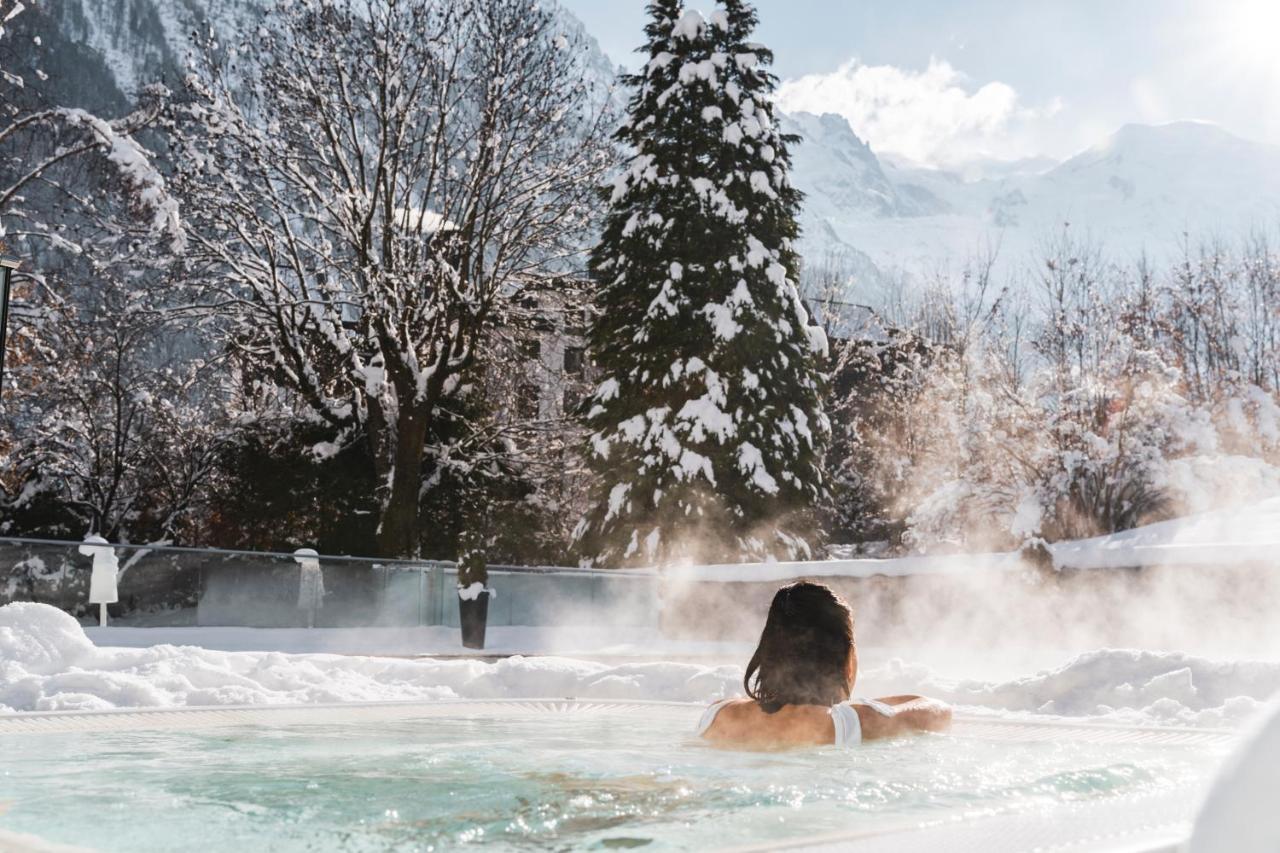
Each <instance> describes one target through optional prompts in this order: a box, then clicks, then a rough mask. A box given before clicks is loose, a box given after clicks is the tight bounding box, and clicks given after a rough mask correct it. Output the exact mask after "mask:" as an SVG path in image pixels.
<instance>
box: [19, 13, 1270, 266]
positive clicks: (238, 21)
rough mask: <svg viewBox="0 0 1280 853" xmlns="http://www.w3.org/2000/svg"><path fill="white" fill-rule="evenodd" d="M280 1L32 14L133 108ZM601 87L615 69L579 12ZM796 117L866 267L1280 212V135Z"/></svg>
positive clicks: (80, 98) (820, 228) (1128, 246)
mask: <svg viewBox="0 0 1280 853" xmlns="http://www.w3.org/2000/svg"><path fill="white" fill-rule="evenodd" d="M270 2H271V0H56V2H41V3H39V4H36V5H34V6H32V7H31V8H29V10H28V12H27V13H26V14H23V15H21V16H19V17H18V18H17V19H16V20H15V22H14V23H15V24H16V25H17V27H18V28H19V31H21V30H22V29H25V30H26V31H27V34H28V35H33V36H34V35H39V36H40V38H41V47H40V48H39V49H38V50H37V51H35V52H33V53H32V58H31V66H30V68H29V69H28V72H29V73H28V74H27V75H25V76H28V78H29V79H30V78H31V77H32V76H34V75H33V73H32V72H33V69H34V68H36V67H39V68H40V69H41V70H42V71H44V72H46V73H48V74H49V75H50V81H49V83H48V84H45V88H46V89H47V90H48V93H49V94H50V95H51V96H53V99H54V100H56V101H57V102H60V103H64V104H68V105H75V106H84V107H87V108H90V109H98V110H103V111H106V112H108V113H110V112H114V111H118V110H120V109H123V108H124V107H125V106H126V105H127V103H128V99H129V96H130V95H131V94H132V93H135V92H137V91H138V89H139V88H140V87H141V86H143V85H144V84H146V83H147V82H150V81H152V80H161V81H164V82H166V83H168V84H169V85H170V86H171V87H176V84H177V81H178V80H180V78H181V74H182V68H183V66H184V65H185V57H186V55H187V54H188V52H189V49H190V48H189V45H190V36H191V33H192V32H193V31H195V30H197V29H199V28H201V27H202V25H204V24H205V23H207V25H208V26H210V27H212V29H213V30H214V32H215V33H217V34H219V35H220V36H221V37H222V39H223V40H224V41H230V40H232V39H233V38H234V37H235V36H236V35H238V34H242V33H245V32H252V31H253V28H254V27H255V26H257V20H258V18H259V17H260V15H261V14H262V9H263V8H265V7H266V6H267V5H268V4H269V3H270ZM557 14H558V15H559V16H560V19H561V20H562V22H563V25H564V27H565V33H566V35H568V36H569V37H570V38H576V37H578V36H581V37H582V38H583V40H584V41H585V43H586V45H587V49H586V52H585V61H586V62H587V64H588V66H589V67H590V69H591V74H592V76H593V78H595V79H597V80H599V82H600V84H601V86H602V87H604V86H607V85H608V84H610V83H611V82H612V81H613V80H614V78H615V74H616V71H617V69H616V67H615V66H614V65H613V63H612V62H611V61H610V60H609V59H608V58H607V57H606V56H605V54H604V53H603V52H602V51H601V50H600V49H599V46H598V45H597V44H596V42H595V40H594V39H593V38H591V37H590V35H589V34H588V33H586V32H585V29H584V27H583V25H582V24H581V22H580V21H578V20H577V19H576V18H575V17H574V16H573V15H571V14H570V13H568V12H567V11H564V10H563V9H557ZM783 129H784V130H785V131H786V132H788V133H794V134H797V135H799V136H801V137H802V139H803V142H802V143H801V144H800V145H799V146H798V147H797V148H796V150H795V152H794V154H795V163H794V173H793V182H794V183H795V185H796V186H798V187H799V188H800V189H801V190H803V191H804V192H805V194H806V201H805V210H804V215H803V220H802V225H803V227H804V238H803V241H802V243H801V249H802V252H803V253H804V254H805V256H806V257H807V258H809V259H811V260H822V259H824V258H829V257H831V256H833V255H838V256H840V257H841V258H843V259H844V262H845V264H846V265H847V266H848V268H849V269H850V271H851V272H852V273H853V274H854V275H855V276H856V278H857V279H858V280H860V281H865V282H874V281H876V280H879V279H883V278H884V277H886V276H888V275H892V274H897V273H903V272H905V273H907V274H910V275H914V276H919V275H928V274H932V273H934V272H936V271H938V270H939V269H942V268H945V267H952V268H954V267H955V266H957V265H959V264H960V263H962V262H963V261H964V259H965V258H967V257H971V256H973V255H974V254H976V253H980V252H983V251H985V250H986V249H987V247H991V246H997V245H998V246H999V254H1000V264H1001V266H1002V268H1004V269H1007V270H1011V269H1015V268H1017V267H1018V266H1019V265H1021V264H1025V263H1026V262H1027V261H1028V260H1029V259H1030V258H1031V256H1032V255H1033V253H1034V252H1035V250H1036V248H1037V246H1039V245H1041V244H1042V243H1043V242H1044V241H1045V240H1046V239H1047V238H1048V237H1049V236H1050V235H1052V234H1053V233H1054V232H1056V231H1057V230H1059V229H1060V228H1061V227H1062V225H1063V223H1065V222H1070V223H1071V226H1072V228H1073V230H1077V231H1079V232H1080V233H1083V234H1088V235H1090V236H1092V237H1093V238H1096V239H1097V240H1099V241H1100V242H1101V243H1102V245H1103V248H1104V249H1105V250H1107V251H1108V252H1109V253H1110V254H1111V255H1112V256H1114V257H1117V258H1119V259H1129V258H1132V257H1135V256H1136V255H1138V254H1139V253H1140V252H1143V251H1146V252H1147V253H1149V254H1150V255H1152V256H1153V257H1155V258H1159V257H1161V256H1163V255H1166V254H1168V253H1170V252H1172V251H1174V250H1176V248H1177V247H1178V245H1179V243H1180V241H1181V240H1182V239H1183V233H1184V232H1187V233H1190V234H1191V235H1192V236H1193V237H1199V236H1203V235H1213V234H1220V235H1223V236H1226V237H1232V236H1234V235H1238V234H1241V233H1244V232H1247V231H1248V230H1249V229H1251V228H1256V227H1271V228H1274V227H1275V226H1276V225H1277V224H1278V223H1280V148H1278V147H1275V146H1268V145H1262V144H1258V143H1254V142H1249V141H1246V140H1244V139H1240V138H1238V137H1235V136H1232V135H1231V134H1229V133H1227V132H1226V131H1224V130H1222V129H1221V128H1218V127H1216V126H1213V125H1209V124H1202V123H1196V122H1178V123H1174V124H1168V125H1162V126H1155V127H1152V126H1143V125H1128V126H1126V127H1123V128H1121V129H1120V130H1119V131H1117V132H1116V133H1115V134H1113V135H1112V136H1111V137H1109V138H1107V139H1105V140H1103V141H1102V142H1101V143H1099V144H1098V145H1096V146H1094V147H1092V148H1090V149H1088V150H1086V151H1083V152H1081V153H1080V154H1078V155H1077V156H1075V157H1073V158H1071V159H1069V160H1067V161H1066V162H1064V163H1054V162H1052V161H1046V160H1044V159H1031V160H1024V161H1017V162H999V161H992V162H984V163H973V164H970V165H969V166H967V167H966V168H965V170H964V172H963V173H954V172H947V171H939V170H929V169H922V168H919V167H915V166H911V165H909V164H904V163H901V162H897V161H895V160H894V159H893V158H891V157H885V156H881V155H878V154H877V153H876V152H875V151H873V150H872V148H871V147H870V146H869V145H868V144H867V143H866V142H864V141H863V140H861V139H859V138H858V137H857V135H856V134H855V133H854V132H853V130H852V129H851V128H850V127H849V125H848V123H847V122H846V121H845V120H844V119H843V118H841V117H838V116H835V115H822V116H817V115H811V114H805V113H798V114H794V115H791V116H787V117H785V118H784V120H783Z"/></svg>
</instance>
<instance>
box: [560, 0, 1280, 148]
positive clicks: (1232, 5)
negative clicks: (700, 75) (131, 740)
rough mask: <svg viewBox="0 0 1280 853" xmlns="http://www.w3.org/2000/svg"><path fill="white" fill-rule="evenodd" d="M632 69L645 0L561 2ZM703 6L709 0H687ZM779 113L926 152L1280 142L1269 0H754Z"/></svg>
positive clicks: (1278, 75) (1277, 58)
mask: <svg viewBox="0 0 1280 853" xmlns="http://www.w3.org/2000/svg"><path fill="white" fill-rule="evenodd" d="M560 2H561V3H562V5H564V6H565V7H567V8H568V9H569V10H570V11H572V12H573V13H574V14H576V15H577V16H578V17H579V18H580V19H581V20H582V21H583V22H584V23H585V24H586V26H587V29H588V31H590V32H591V34H592V35H594V36H595V37H596V38H597V39H598V40H599V41H600V45H601V47H602V48H603V49H604V50H605V52H606V53H608V54H609V56H610V57H611V58H613V59H614V60H615V61H617V62H619V63H623V64H627V65H631V66H634V64H635V62H636V60H635V56H634V54H633V51H634V49H635V48H636V47H638V46H639V45H640V44H641V42H642V40H643V27H644V24H645V20H646V16H645V11H644V8H645V0H560ZM689 5H691V6H693V7H694V8H702V7H705V8H706V10H709V9H710V8H712V4H711V2H710V0H706V1H705V2H702V3H699V2H691V3H690V4H689ZM756 8H757V10H758V12H759V15H760V28H759V31H758V33H757V40H758V41H761V42H763V43H765V44H767V45H768V46H769V47H771V48H772V49H773V51H774V53H775V65H774V71H775V72H776V73H777V74H778V75H779V76H780V77H781V78H782V79H783V85H782V86H781V87H780V89H779V103H780V104H781V106H782V108H783V109H786V110H792V111H795V110H806V111H809V112H835V113H839V114H841V115H844V116H845V117H846V118H847V119H849V121H850V124H851V125H852V126H853V128H854V130H855V131H856V132H857V133H858V134H859V135H860V136H862V137H863V138H864V139H866V140H867V141H869V142H870V143H871V145H872V148H873V149H875V150H877V151H878V152H880V153H887V154H892V155H896V156H898V157H901V158H905V159H908V160H912V161H914V162H916V163H919V164H922V165H930V166H956V165H961V164H963V163H967V162H974V161H981V160H983V159H987V158H996V159H1001V160H1012V159H1020V158H1024V157H1052V158H1054V159H1065V158H1066V157H1069V156H1071V155H1072V154H1074V153H1077V152H1079V151H1081V150H1084V149H1086V148H1088V147H1090V146H1091V145H1095V144H1097V143H1100V142H1102V141H1103V140H1104V139H1105V138H1106V137H1107V136H1108V135H1109V134H1111V133H1113V132H1114V131H1115V130H1117V129H1118V128H1119V127H1120V126H1122V125H1124V124H1127V123H1134V122H1137V123H1144V124H1161V123H1165V122H1170V121H1180V120H1200V121H1210V122H1214V123H1216V124H1219V125H1221V126H1222V127H1224V128H1225V129H1227V130H1228V131H1230V132H1232V133H1234V134H1236V135H1238V136H1242V137H1245V138H1247V139H1252V140H1255V141H1259V142H1266V143H1270V144H1274V145H1280V0H963V2H957V0H758V2H757V3H756Z"/></svg>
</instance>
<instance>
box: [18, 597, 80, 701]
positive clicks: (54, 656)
mask: <svg viewBox="0 0 1280 853" xmlns="http://www.w3.org/2000/svg"><path fill="white" fill-rule="evenodd" d="M94 651H95V649H94V645H93V643H91V642H90V641H89V638H88V637H86V636H85V634H84V629H83V628H81V627H80V623H79V622H77V621H76V620H75V619H73V618H72V617H71V616H70V615H68V614H66V613H64V612H62V611H61V610H58V609H57V608H55V607H50V606H49V605H47V604H31V603H28V602H16V603H14V604H8V605H6V606H4V607H0V684H3V683H4V681H5V680H6V678H7V675H8V670H9V669H10V668H16V667H21V668H22V669H24V670H26V671H27V672H30V673H36V674H48V673H53V672H58V671H60V670H64V669H67V668H68V667H72V666H75V665H77V664H78V663H80V662H82V661H84V660H85V659H86V658H89V657H92V655H93V654H94Z"/></svg>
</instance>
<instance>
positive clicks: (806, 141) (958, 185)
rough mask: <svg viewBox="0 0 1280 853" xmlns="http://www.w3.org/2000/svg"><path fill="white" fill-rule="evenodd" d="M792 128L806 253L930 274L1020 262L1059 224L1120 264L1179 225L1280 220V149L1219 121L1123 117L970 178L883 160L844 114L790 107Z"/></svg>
mask: <svg viewBox="0 0 1280 853" xmlns="http://www.w3.org/2000/svg"><path fill="white" fill-rule="evenodd" d="M788 129H789V130H791V132H794V133H797V134H799V135H800V136H802V137H803V141H802V143H801V144H800V145H799V146H798V147H797V149H796V150H795V182H796V184H797V186H799V187H800V188H801V189H803V190H804V191H805V192H806V194H807V198H806V208H805V215H804V221H803V225H804V232H805V236H804V240H803V243H802V250H803V251H804V253H805V255H806V257H814V256H818V255H826V254H829V253H832V252H836V253H839V252H848V251H851V250H856V251H857V252H858V253H860V254H862V255H864V256H865V257H866V258H869V259H870V261H871V262H872V263H873V264H874V265H875V267H876V268H877V270H878V271H879V272H880V273H881V274H885V273H891V272H899V271H905V272H907V273H913V274H930V273H933V272H935V271H937V270H938V269H940V268H944V267H947V266H951V267H954V266H956V265H958V264H959V263H962V262H963V261H964V259H965V258H967V257H971V256H973V255H974V254H976V253H979V252H982V251H984V250H985V248H986V247H989V246H999V257H1000V268H1001V269H1003V270H1013V269H1015V268H1016V267H1017V266H1018V265H1020V264H1024V263H1026V262H1028V261H1029V260H1030V259H1031V257H1032V256H1033V254H1034V252H1035V251H1036V248H1037V247H1038V246H1040V245H1041V244H1042V243H1043V242H1044V241H1045V240H1046V239H1047V238H1048V237H1050V236H1051V235H1053V234H1054V233H1055V232H1057V231H1058V230H1059V229H1061V228H1062V227H1063V225H1064V223H1070V226H1071V228H1072V229H1073V231H1076V232H1078V233H1079V234H1081V235H1087V236H1089V237H1090V238H1091V239H1094V240H1096V241H1098V242H1099V243H1100V244H1101V246H1102V247H1103V249H1104V250H1106V251H1107V252H1108V253H1109V254H1110V255H1111V256H1112V257H1114V258H1116V259H1119V260H1131V259H1133V258H1135V257H1136V256H1138V255H1139V254H1140V253H1142V252H1144V251H1145V252H1147V253H1148V254H1149V255H1151V256H1152V257H1153V258H1160V257H1163V256H1166V255H1168V254H1170V253H1172V252H1174V251H1176V250H1177V249H1178V247H1179V245H1180V243H1181V241H1182V240H1183V235H1184V233H1187V234H1190V235H1191V237H1192V239H1193V240H1194V239H1197V238H1200V237H1212V236H1215V235H1221V236H1223V237H1225V238H1228V239H1231V238H1234V237H1237V236H1240V235H1244V234H1247V233H1248V232H1249V231H1250V230H1251V229H1255V228H1259V227H1263V228H1274V227H1275V226H1276V225H1277V224H1280V147H1275V146H1269V145H1263V144H1259V143H1255V142H1249V141H1247V140H1244V139H1240V138H1238V137H1235V136H1232V135H1231V134H1230V133H1228V132H1226V131H1225V130H1223V129H1221V128H1219V127H1217V126H1215V125H1211V124H1204V123H1199V122H1176V123H1173V124H1167V125H1160V126H1146V125H1127V126H1125V127H1123V128H1121V129H1120V130H1119V131H1117V132H1116V133H1115V134H1113V135H1112V136H1110V137H1108V138H1107V139H1106V140H1104V141H1102V142H1101V143H1099V144H1098V145H1095V146H1094V147H1092V148H1090V149H1088V150H1086V151H1083V152H1081V153H1080V154H1078V155H1076V156H1075V157H1073V158H1071V159H1069V160H1067V161H1066V162H1064V163H1060V164H1056V165H1055V164H1052V163H1046V162H1045V161H1043V160H1029V161H1020V162H1017V163H1008V164H1000V163H988V164H975V165H974V167H973V168H972V169H970V170H968V173H967V174H964V175H961V174H956V173H952V172H946V171H939V170H928V169H921V168H917V167H911V166H906V165H902V164H895V163H894V162H893V161H892V160H890V159H889V158H881V157H877V156H876V155H875V153H873V152H872V150H871V149H870V147H869V146H867V145H866V144H865V143H864V142H862V140H860V139H858V137H857V136H856V135H855V134H854V133H853V131H852V130H851V129H850V128H849V126H848V124H847V122H845V121H844V119H842V118H840V117H837V116H833V115H825V116H813V115H806V114H800V115H793V116H790V117H789V119H788ZM855 266H856V265H855ZM859 272H861V273H862V278H863V280H864V281H865V280H868V279H874V278H875V274H874V273H868V271H867V270H866V269H865V267H864V268H863V269H861V270H859Z"/></svg>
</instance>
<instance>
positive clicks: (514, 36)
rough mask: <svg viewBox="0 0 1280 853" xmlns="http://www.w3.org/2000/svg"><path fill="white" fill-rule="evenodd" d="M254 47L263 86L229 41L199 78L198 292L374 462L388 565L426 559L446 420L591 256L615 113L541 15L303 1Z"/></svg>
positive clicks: (492, 1)
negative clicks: (478, 372) (571, 269)
mask: <svg viewBox="0 0 1280 853" xmlns="http://www.w3.org/2000/svg"><path fill="white" fill-rule="evenodd" d="M251 38H252V51H253V52H254V54H255V55H256V56H259V57H262V59H261V65H260V67H255V68H253V69H251V70H247V71H246V70H245V69H243V68H237V67H236V66H235V64H234V63H235V56H236V51H234V50H226V51H220V49H219V46H218V45H216V44H212V43H210V44H208V45H206V46H205V50H204V51H203V55H202V59H201V61H200V64H199V66H198V69H197V72H196V73H195V74H194V75H193V76H192V77H191V78H190V90H191V91H190V93H191V96H192V99H193V100H192V103H191V105H190V107H189V109H188V111H187V115H188V118H189V121H188V122H186V123H185V124H184V125H183V127H182V128H181V132H180V138H179V143H178V159H179V163H180V172H181V175H182V179H181V185H182V190H183V194H184V195H185V197H186V198H188V199H190V200H191V201H192V204H193V210H192V214H191V223H192V225H191V229H190V234H191V249H190V254H191V261H190V263H189V266H188V274H189V275H188V279H189V280H191V281H193V282H196V283H198V284H199V285H200V286H201V288H202V289H203V291H204V292H205V294H206V296H207V297H208V298H206V299H205V300H204V301H203V302H202V304H203V305H204V306H206V307H212V308H214V309H216V311H217V312H218V313H219V314H220V315H222V316H224V317H226V318H228V319H229V320H230V323H229V328H230V331H229V336H228V337H229V341H230V346H231V348H232V350H233V351H234V352H235V354H236V355H238V356H239V357H240V358H241V359H243V360H244V361H246V362H248V363H252V364H256V365H259V366H260V367H261V368H263V369H264V370H266V371H268V372H269V374H270V375H271V376H272V377H273V379H274V381H275V382H276V383H278V384H279V385H280V386H281V387H282V388H285V389H287V390H288V391H289V392H290V393H291V394H292V395H293V396H294V397H295V399H296V401H297V402H298V404H299V405H301V406H302V407H304V408H305V409H306V410H307V411H309V412H311V413H312V415H313V416H315V417H318V418H320V419H322V420H323V421H325V422H326V423H328V424H330V425H331V426H332V427H333V428H334V429H335V430H337V431H339V432H340V433H341V434H342V435H343V436H344V437H345V440H366V441H368V442H369V443H370V450H371V452H372V457H373V459H374V460H375V466H376V468H377V473H378V478H379V482H380V483H381V484H382V486H381V507H382V509H381V519H380V524H379V528H378V548H379V550H380V551H381V552H382V553H383V554H387V555H410V554H413V553H414V552H415V551H416V548H417V545H416V543H417V541H418V535H417V533H418V531H417V529H416V528H417V523H418V512H419V510H418V507H419V497H420V491H421V489H422V488H423V459H424V447H425V445H426V444H427V442H428V441H429V440H430V438H431V436H432V433H433V428H434V425H435V423H436V420H437V417H438V413H439V412H440V410H441V407H442V406H443V405H444V404H445V403H447V401H448V400H450V399H451V398H452V397H453V396H454V395H455V394H456V392H457V390H458V388H459V385H460V382H461V379H460V378H461V377H462V376H463V375H464V374H465V373H466V371H468V369H470V368H471V367H472V366H473V365H474V363H475V361H476V358H477V347H479V346H480V345H482V343H483V341H484V340H485V335H486V332H487V331H488V330H489V329H490V328H491V327H493V326H494V325H495V324H501V323H502V322H503V321H504V315H505V314H506V313H507V312H508V310H509V309H510V308H511V306H513V305H514V304H516V301H517V300H518V299H519V298H520V296H521V294H522V292H523V291H524V290H525V289H526V288H527V287H528V285H529V283H530V282H541V281H545V275H546V274H547V273H550V272H555V271H557V270H561V269H564V268H565V267H566V266H567V262H568V259H570V257H571V256H572V255H573V254H574V253H576V252H577V251H578V249H579V247H580V245H581V242H582V238H583V235H584V233H585V230H586V229H587V227H588V226H589V222H590V211H591V209H592V207H593V203H594V200H595V189H596V187H597V186H598V185H599V183H600V182H601V180H602V177H603V174H604V171H605V170H606V169H607V168H608V167H609V165H610V164H611V163H612V161H613V157H612V149H611V147H610V144H609V143H608V139H607V132H606V131H607V124H608V121H609V119H608V115H607V107H606V106H605V105H606V103H607V97H605V96H603V95H602V93H601V92H600V91H599V87H598V86H593V81H592V79H591V77H590V75H589V72H588V71H587V69H586V67H585V64H584V62H583V56H585V53H584V50H585V48H584V46H583V45H581V44H576V43H574V42H572V41H571V40H570V39H569V38H568V37H566V36H565V35H564V34H562V33H561V32H559V30H558V29H557V25H556V19H555V17H554V15H553V14H552V13H550V12H548V11H545V10H542V9H539V8H537V7H536V6H534V5H533V4H530V3H527V2H524V0H323V2H316V3H307V4H293V3H282V4H280V5H279V6H277V7H276V8H275V9H274V10H273V11H270V12H268V16H267V20H266V23H265V25H264V27H263V28H262V29H261V30H260V31H259V32H257V33H254V34H252V35H251Z"/></svg>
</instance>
